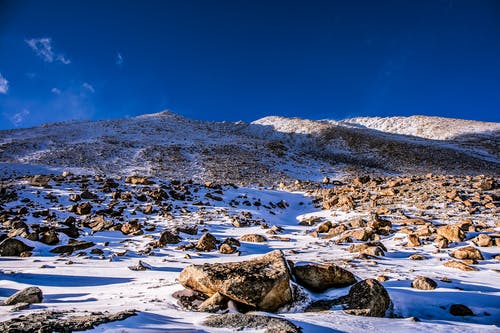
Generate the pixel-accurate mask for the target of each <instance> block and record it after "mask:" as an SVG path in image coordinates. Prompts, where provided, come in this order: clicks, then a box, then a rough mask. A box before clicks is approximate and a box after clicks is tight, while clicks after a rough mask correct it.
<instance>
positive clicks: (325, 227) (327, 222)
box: [316, 221, 332, 233]
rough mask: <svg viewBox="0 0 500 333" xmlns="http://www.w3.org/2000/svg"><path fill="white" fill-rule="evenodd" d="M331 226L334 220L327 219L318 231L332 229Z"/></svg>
mask: <svg viewBox="0 0 500 333" xmlns="http://www.w3.org/2000/svg"><path fill="white" fill-rule="evenodd" d="M331 227H332V222H330V221H325V222H323V223H321V224H320V225H319V226H318V227H317V228H316V231H317V232H320V233H323V232H328V230H330V228H331Z"/></svg>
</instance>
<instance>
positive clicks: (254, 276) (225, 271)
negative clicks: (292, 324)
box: [179, 251, 293, 311]
mask: <svg viewBox="0 0 500 333" xmlns="http://www.w3.org/2000/svg"><path fill="white" fill-rule="evenodd" d="M179 281H180V282H181V284H182V285H183V286H184V287H186V288H191V289H193V290H197V291H200V292H202V293H205V294H206V295H208V296H212V295H214V294H215V293H217V292H219V293H220V294H222V295H225V296H226V297H228V298H230V299H231V300H233V301H235V302H238V303H243V304H246V305H248V306H251V307H255V308H256V309H257V310H262V311H276V310H277V309H279V308H280V307H282V306H284V305H286V304H288V303H290V302H291V301H292V299H293V295H292V289H291V287H290V272H289V271H288V265H287V263H286V261H285V258H284V256H283V253H282V252H281V251H272V252H270V253H268V254H266V255H264V256H260V257H257V258H254V259H252V260H248V261H242V262H231V263H215V264H204V265H190V266H187V267H186V268H184V269H183V270H182V272H181V273H180V275H179Z"/></svg>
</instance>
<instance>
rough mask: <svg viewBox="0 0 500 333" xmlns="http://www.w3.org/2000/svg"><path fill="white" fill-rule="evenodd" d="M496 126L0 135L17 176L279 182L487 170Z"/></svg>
mask: <svg viewBox="0 0 500 333" xmlns="http://www.w3.org/2000/svg"><path fill="white" fill-rule="evenodd" d="M499 130H500V124H498V123H484V122H474V121H464V120H456V119H447V118H436V117H422V116H418V117H392V118H355V119H349V120H345V121H340V122H338V121H314V120H306V119H299V118H284V117H274V116H273V117H266V118H262V119H259V120H257V121H254V122H252V123H243V122H236V123H231V122H207V121H198V120H192V119H187V118H184V117H182V116H179V115H176V114H173V113H171V112H168V111H164V112H161V113H156V114H149V115H143V116H138V117H134V118H123V119H117V120H106V121H74V122H64V123H54V124H46V125H42V126H39V127H34V128H28V129H16V130H7V131H1V132H0V163H1V169H0V170H1V171H2V174H3V175H5V176H8V175H11V174H12V173H15V171H17V170H20V169H22V172H21V173H26V171H27V170H29V169H30V168H31V169H33V171H34V172H39V171H40V170H42V171H48V170H54V171H61V170H70V171H73V172H79V173H105V174H108V175H123V174H143V175H150V176H160V177H168V178H179V179H188V178H194V179H195V180H218V181H224V182H235V183H245V184H255V183H263V184H275V183H278V182H281V181H290V180H292V179H312V180H318V179H320V178H322V177H323V176H330V177H331V178H341V177H344V176H348V175H355V174H358V173H360V172H363V173H366V172H369V173H375V174H382V173H383V174H388V173H389V174H399V173H405V174H408V173H410V174H418V173H427V172H439V173H449V174H464V173H472V174H478V173H486V174H492V175H497V174H498V170H499V169H500V168H499V165H500V151H499V149H498V146H499V144H500V135H499V134H498V133H499Z"/></svg>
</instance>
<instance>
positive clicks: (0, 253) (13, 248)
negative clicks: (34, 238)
mask: <svg viewBox="0 0 500 333" xmlns="http://www.w3.org/2000/svg"><path fill="white" fill-rule="evenodd" d="M33 249H34V248H33V247H31V246H28V245H26V244H24V243H23V242H21V241H20V240H17V239H15V238H6V239H4V240H3V241H1V242H0V257H6V256H9V257H19V256H20V255H21V253H23V252H28V251H31V250H33Z"/></svg>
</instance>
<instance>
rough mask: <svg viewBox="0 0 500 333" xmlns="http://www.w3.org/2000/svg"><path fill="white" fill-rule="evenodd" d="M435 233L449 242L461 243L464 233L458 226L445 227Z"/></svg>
mask: <svg viewBox="0 0 500 333" xmlns="http://www.w3.org/2000/svg"><path fill="white" fill-rule="evenodd" d="M437 233H438V235H440V236H443V237H444V238H446V239H447V240H448V241H450V242H461V241H463V240H464V239H465V233H464V232H463V230H462V229H461V228H460V226H458V225H445V226H442V227H439V228H438V229H437Z"/></svg>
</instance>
